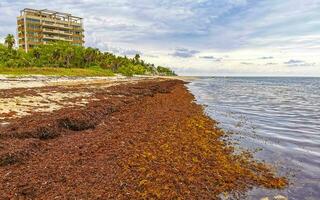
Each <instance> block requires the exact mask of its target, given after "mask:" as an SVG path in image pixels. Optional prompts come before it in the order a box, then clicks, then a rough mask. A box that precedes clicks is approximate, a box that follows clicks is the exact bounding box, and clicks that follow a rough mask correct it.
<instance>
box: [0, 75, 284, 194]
mask: <svg viewBox="0 0 320 200" xmlns="http://www.w3.org/2000/svg"><path fill="white" fill-rule="evenodd" d="M36 79H37V78H36ZM6 80H7V81H9V82H10V79H6ZM29 81H30V80H29ZM31 81H32V80H31ZM40 82H41V84H40V83H39V81H35V83H33V84H34V86H33V87H28V86H26V87H22V86H21V85H19V86H17V87H13V88H3V89H1V90H0V102H1V105H2V106H1V107H0V120H1V123H0V198H1V199H22V198H25V199H80V198H81V199H151V198H153V199H223V198H224V199H228V198H235V199H243V198H245V196H246V193H247V192H248V191H249V190H250V189H252V188H260V187H261V188H268V189H283V188H285V187H286V186H287V184H288V180H287V179H286V178H285V177H278V176H277V172H276V171H275V170H274V168H273V167H272V166H271V165H268V164H267V163H262V162H260V161H257V160H255V159H254V156H253V154H252V153H251V152H247V151H243V152H235V148H234V146H233V145H232V143H230V142H229V140H228V134H227V133H225V132H224V131H223V130H221V129H220V128H218V127H217V122H216V121H214V120H213V119H211V118H209V117H208V116H207V115H205V113H204V110H203V107H202V106H201V105H198V104H197V103H196V102H195V98H194V96H193V95H192V94H191V93H190V92H189V91H188V89H187V88H186V86H185V84H186V82H185V81H183V80H178V79H173V78H171V79H168V78H159V77H154V78H153V77H139V78H113V79H112V78H105V79H103V78H99V79H90V80H89V79H83V80H73V81H70V80H67V81H61V80H60V81H47V80H45V81H40ZM19 84H20V83H19ZM10 85H13V84H10Z"/></svg>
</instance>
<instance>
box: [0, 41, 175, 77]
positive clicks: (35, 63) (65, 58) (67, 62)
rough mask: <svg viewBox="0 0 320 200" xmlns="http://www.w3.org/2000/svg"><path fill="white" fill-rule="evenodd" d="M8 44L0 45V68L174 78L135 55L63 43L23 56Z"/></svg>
mask: <svg viewBox="0 0 320 200" xmlns="http://www.w3.org/2000/svg"><path fill="white" fill-rule="evenodd" d="M13 39H14V38H13ZM12 42H13V43H14V41H12V38H11V37H9V38H8V40H6V45H3V44H0V67H1V66H2V67H54V68H89V67H100V68H102V69H108V70H112V71H113V72H114V73H120V74H123V75H125V76H132V75H135V74H137V75H170V76H172V75H175V73H174V72H173V71H172V70H170V69H168V68H165V67H161V66H158V67H155V66H154V65H153V64H148V63H145V62H144V61H143V60H141V59H140V55H138V54H137V55H136V56H135V57H134V58H127V57H126V56H125V57H121V56H116V55H114V54H112V53H108V52H101V51H100V50H99V49H95V48H91V47H87V48H86V47H81V46H74V45H71V44H69V43H67V42H55V43H51V44H47V45H39V46H37V47H35V48H34V49H32V50H30V51H29V52H28V53H26V52H25V51H24V50H21V49H18V50H16V49H13V48H12V45H11V44H12Z"/></svg>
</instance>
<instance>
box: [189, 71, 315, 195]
mask: <svg viewBox="0 0 320 200" xmlns="http://www.w3.org/2000/svg"><path fill="white" fill-rule="evenodd" d="M187 86H188V88H189V90H190V91H191V92H192V93H193V94H194V95H195V97H196V100H197V103H199V104H202V105H205V111H206V113H207V114H208V115H209V116H210V117H212V118H213V119H215V120H216V121H218V122H220V124H219V126H220V127H221V128H222V129H224V130H226V131H230V132H232V133H234V134H232V136H231V137H230V139H231V140H232V141H234V142H235V143H237V146H238V147H239V148H245V149H252V150H253V149H256V148H262V150H261V151H259V152H258V153H256V154H255V157H256V158H257V159H260V160H265V161H267V162H268V163H272V164H273V165H275V166H276V168H277V170H278V172H279V174H280V175H288V176H289V177H290V181H291V183H292V184H291V185H290V186H289V187H288V188H287V189H285V190H283V191H273V190H264V189H253V190H252V191H250V192H249V193H248V199H260V198H261V197H265V196H269V197H272V196H273V195H275V194H282V195H284V196H287V197H289V199H296V200H302V199H317V200H318V199H320V78H260V77H259V78H251V77H250V78H248V77H246V78H241V77H237V78H236V77H232V78H220V77H219V78H217V77H206V78H199V79H196V80H193V81H192V82H190V83H189V84H188V85H187Z"/></svg>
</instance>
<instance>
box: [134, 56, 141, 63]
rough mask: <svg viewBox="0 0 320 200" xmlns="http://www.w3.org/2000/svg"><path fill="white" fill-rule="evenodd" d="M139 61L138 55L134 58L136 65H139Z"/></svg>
mask: <svg viewBox="0 0 320 200" xmlns="http://www.w3.org/2000/svg"><path fill="white" fill-rule="evenodd" d="M139 59H140V55H139V54H136V55H135V56H134V60H135V63H136V64H138V63H139Z"/></svg>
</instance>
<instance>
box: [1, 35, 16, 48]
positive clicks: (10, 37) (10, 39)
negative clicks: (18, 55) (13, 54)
mask: <svg viewBox="0 0 320 200" xmlns="http://www.w3.org/2000/svg"><path fill="white" fill-rule="evenodd" d="M15 42H16V41H15V39H14V36H13V35H12V34H8V35H7V37H6V39H5V41H4V43H5V44H6V45H7V47H8V48H9V49H12V47H13V45H14V43H15Z"/></svg>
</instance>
